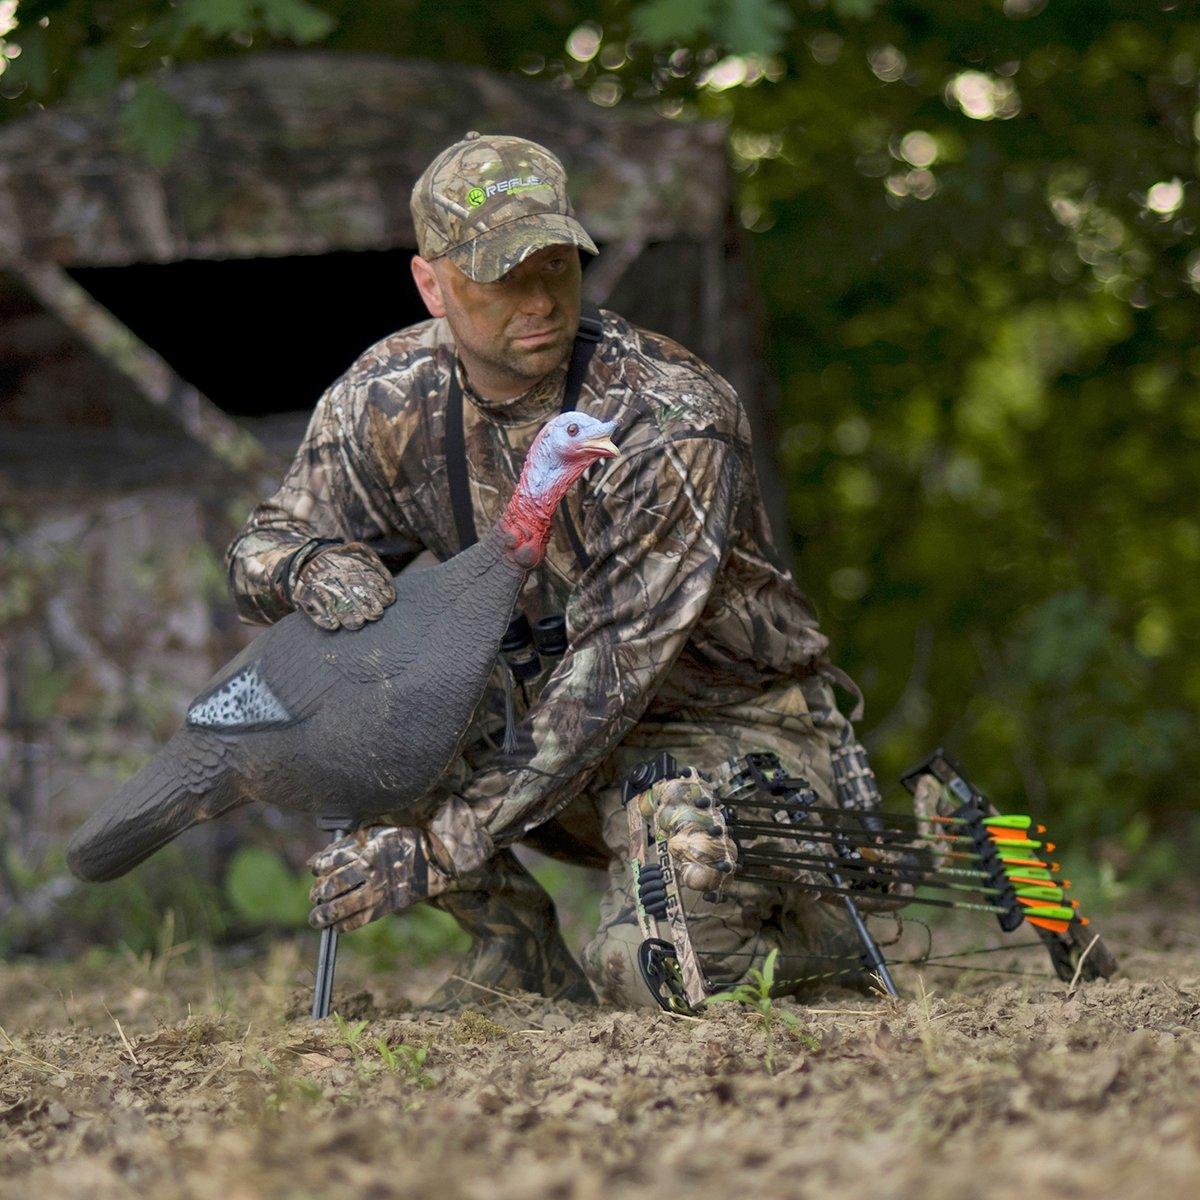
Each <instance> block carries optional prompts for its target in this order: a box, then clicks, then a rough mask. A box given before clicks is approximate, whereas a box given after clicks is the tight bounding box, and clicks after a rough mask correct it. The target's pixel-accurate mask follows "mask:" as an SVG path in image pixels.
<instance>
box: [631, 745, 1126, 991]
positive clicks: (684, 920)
mask: <svg viewBox="0 0 1200 1200" xmlns="http://www.w3.org/2000/svg"><path fill="white" fill-rule="evenodd" d="M681 774H682V772H681V771H680V770H679V769H678V766H677V764H676V762H675V760H674V759H673V758H672V757H671V756H670V755H669V754H665V753H664V754H660V755H659V756H658V757H657V758H655V759H651V760H650V761H648V762H645V763H643V764H641V765H640V766H639V767H638V768H636V769H635V770H634V771H633V772H632V773H631V774H630V776H629V778H628V779H627V780H626V782H625V784H624V789H623V793H622V802H623V804H624V805H625V809H626V813H627V818H628V821H629V837H630V850H631V858H632V863H633V872H634V897H635V902H636V907H637V913H638V922H639V924H640V926H641V929H642V933H643V936H644V939H645V940H644V941H643V942H642V945H641V947H640V950H639V955H638V962H639V966H640V968H641V971H642V975H643V977H644V978H645V980H646V983H647V985H648V986H649V987H650V990H651V992H652V993H653V994H654V996H655V998H656V1000H658V1002H659V1003H660V1004H661V1005H662V1006H663V1007H664V1008H668V1009H674V1010H678V1011H689V1010H694V1009H695V1008H697V1007H698V1006H699V1005H700V1004H701V1003H703V1001H704V1000H705V999H706V998H707V997H708V996H710V995H712V994H714V993H715V992H717V991H720V990H722V989H723V988H724V987H727V986H729V985H728V984H714V983H713V982H712V980H711V979H709V978H708V977H707V976H706V974H705V967H704V957H705V955H704V947H703V945H697V944H696V940H695V938H694V937H693V936H692V934H691V931H690V929H689V924H688V917H689V913H688V910H687V907H686V905H685V903H684V894H683V891H682V889H681V886H680V884H679V881H678V878H677V872H676V865H675V863H674V861H673V858H672V853H671V851H670V849H669V846H668V840H667V838H666V837H665V836H663V835H661V834H660V833H659V832H658V831H657V830H656V827H655V818H654V812H653V805H650V806H647V805H644V804H639V803H631V801H634V800H636V798H637V797H639V796H641V795H642V794H643V793H645V792H647V791H649V790H650V789H652V788H653V787H654V785H655V784H656V783H658V782H660V781H662V780H666V779H672V778H677V777H679V776H680V775H681ZM901 782H902V783H903V784H904V786H905V788H906V789H907V790H908V791H909V792H910V793H911V795H912V797H913V811H912V812H911V813H904V812H888V813H884V812H880V811H874V810H862V809H851V808H837V807H832V806H829V805H822V804H820V803H819V800H818V797H817V795H816V793H815V792H814V791H813V789H812V787H811V786H810V785H809V783H808V781H807V780H805V779H803V778H799V777H795V776H790V775H788V773H787V772H786V771H785V770H784V768H783V766H782V764H781V763H780V761H779V759H778V757H777V756H775V755H774V754H749V755H746V756H745V758H743V759H741V760H738V768H737V769H736V770H734V771H732V772H727V773H726V777H725V778H724V779H723V780H722V782H721V783H720V784H719V790H718V793H717V799H718V803H719V805H720V806H721V810H722V814H723V817H724V820H725V823H726V824H727V826H728V829H729V832H730V834H731V835H732V836H733V839H734V841H735V843H736V845H737V851H738V853H737V871H736V874H735V875H734V876H733V880H734V887H740V886H742V885H750V886H751V887H754V888H758V889H761V888H764V887H766V888H771V889H777V891H778V893H779V894H780V895H786V894H787V893H789V892H792V893H795V892H807V893H810V894H813V895H815V896H820V897H824V898H832V899H833V900H834V902H835V903H837V904H839V905H840V906H841V907H843V908H844V909H845V911H846V914H847V916H848V917H849V920H850V924H851V927H852V928H853V929H854V931H855V933H856V935H857V937H858V940H859V942H860V944H861V953H860V954H858V955H855V956H853V961H851V962H849V963H847V964H846V965H844V966H842V967H841V968H839V969H836V970H824V971H822V972H821V973H820V974H817V975H808V976H806V977H805V979H806V980H813V979H836V978H838V977H847V976H851V975H858V976H860V977H861V975H862V974H863V973H864V972H866V973H867V974H868V975H869V976H870V977H871V978H872V980H873V981H874V983H875V984H876V986H877V987H878V988H879V990H881V991H884V992H887V993H889V994H891V995H896V994H897V993H896V988H895V984H894V983H893V981H892V977H891V973H890V971H889V970H888V967H889V964H890V963H895V962H896V961H908V962H930V961H934V960H933V959H932V958H931V957H930V956H928V955H926V956H924V957H922V958H921V959H918V960H889V959H887V958H886V957H885V956H884V954H883V953H882V951H881V949H880V947H879V945H878V943H877V942H876V940H875V938H874V937H873V936H872V934H871V932H870V930H869V928H868V926H867V922H866V920H865V919H864V910H866V911H879V910H881V909H882V910H895V909H897V908H900V907H903V906H906V905H923V906H928V907H934V908H947V909H966V910H969V911H973V912H986V913H991V914H993V915H994V916H995V917H996V919H997V921H998V923H999V925H1000V928H1001V930H1002V931H1003V932H1004V933H1006V934H1009V933H1012V932H1013V931H1015V930H1016V929H1018V928H1019V927H1020V926H1021V925H1022V924H1028V925H1029V926H1030V927H1031V928H1033V929H1034V930H1035V931H1036V933H1037V935H1038V938H1039V939H1040V942H1041V943H1042V944H1044V945H1045V947H1046V949H1047V950H1048V951H1049V954H1050V960H1051V963H1052V965H1053V967H1054V970H1055V973H1056V974H1057V975H1058V977H1059V978H1060V979H1062V980H1064V981H1067V982H1071V981H1074V980H1075V979H1076V978H1077V977H1081V978H1083V979H1095V978H1097V977H1101V976H1103V977H1107V976H1109V975H1111V974H1113V972H1114V971H1115V970H1116V969H1117V964H1116V961H1115V959H1114V958H1113V957H1112V955H1111V954H1110V953H1109V951H1108V949H1107V948H1106V947H1105V945H1104V943H1103V942H1102V941H1101V940H1100V939H1099V937H1098V936H1097V935H1095V933H1094V931H1091V930H1089V929H1088V928H1087V926H1088V925H1089V922H1088V919H1087V918H1086V917H1084V916H1082V915H1081V914H1080V912H1079V904H1078V901H1075V900H1071V899H1068V898H1067V896H1066V892H1067V891H1068V889H1069V888H1070V886H1071V884H1070V881H1069V880H1065V879H1063V878H1062V877H1061V874H1060V868H1059V864H1058V863H1057V862H1054V861H1053V860H1052V859H1050V858H1049V857H1047V856H1048V855H1050V854H1051V853H1053V851H1054V845H1053V843H1050V842H1047V841H1044V840H1042V839H1041V837H1040V835H1041V834H1042V833H1044V832H1045V830H1044V827H1043V826H1040V825H1036V824H1034V822H1033V821H1032V820H1031V819H1030V818H1029V817H1027V816H1003V815H1001V814H1000V813H999V812H997V810H996V809H995V808H994V806H993V805H992V804H991V803H990V801H989V800H988V799H987V797H986V796H985V795H984V794H983V793H982V792H981V791H979V789H978V788H976V787H975V786H974V785H973V784H972V783H971V782H970V781H969V780H968V779H967V778H966V776H965V775H964V774H963V772H962V770H961V768H959V767H958V765H957V764H956V763H955V762H954V761H953V760H952V759H951V758H950V756H949V755H947V754H946V753H945V752H944V751H942V750H937V751H935V752H934V753H933V754H931V755H930V756H929V757H928V758H927V759H925V760H924V761H923V762H921V763H920V764H919V765H918V766H916V767H914V768H913V769H912V770H910V771H908V772H906V773H905V774H904V776H903V777H902V780H901ZM706 899H707V900H708V901H709V902H710V903H711V902H719V899H720V898H719V897H717V896H716V895H714V894H712V893H709V894H708V895H707V896H706ZM1028 944H1030V943H1022V945H1028ZM1033 944H1036V943H1033ZM1014 948H1015V947H1014ZM990 949H992V947H988V948H985V949H984V950H982V951H978V952H980V953H982V952H987V951H988V950H990ZM797 957H801V958H803V957H805V956H797V955H791V954H789V955H788V958H789V959H792V960H795V959H796V958H797ZM939 957H948V958H949V957H962V955H947V956H939ZM812 958H813V959H814V960H817V959H819V958H820V956H816V955H814V956H812ZM825 963H826V966H828V965H829V964H828V960H825ZM787 982H790V983H792V984H796V983H798V982H801V981H800V980H790V981H785V984H786V983H787ZM783 986H784V985H783V984H781V985H780V987H781V989H782V987H783Z"/></svg>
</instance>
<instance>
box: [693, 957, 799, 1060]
mask: <svg viewBox="0 0 1200 1200" xmlns="http://www.w3.org/2000/svg"><path fill="white" fill-rule="evenodd" d="M778 957H779V950H778V949H774V950H772V951H771V952H770V954H768V955H767V957H766V961H765V962H764V963H763V965H762V967H761V968H759V967H751V968H750V970H749V972H748V973H747V979H746V982H745V983H739V984H737V985H736V986H735V987H731V988H729V989H727V990H726V991H724V992H717V993H716V994H715V995H712V996H709V997H708V999H707V1000H706V1001H705V1003H706V1004H739V1005H742V1006H744V1007H746V1008H750V1009H753V1010H754V1014H755V1016H756V1017H757V1019H758V1021H759V1024H760V1025H761V1026H762V1030H763V1033H764V1035H765V1036H766V1043H767V1049H766V1054H765V1055H764V1057H763V1065H764V1066H765V1067H766V1069H767V1074H768V1075H772V1074H774V1072H775V1033H776V1028H777V1027H778V1026H780V1025H782V1026H783V1027H784V1028H786V1029H787V1030H788V1032H789V1033H790V1034H792V1036H793V1037H794V1038H795V1039H796V1040H797V1041H799V1042H802V1043H803V1044H804V1045H805V1046H807V1047H808V1049H810V1050H818V1049H820V1045H821V1044H820V1042H818V1041H817V1039H816V1038H815V1037H813V1036H812V1034H810V1033H806V1032H805V1031H804V1030H803V1029H801V1028H800V1022H799V1020H798V1019H797V1017H796V1014H795V1013H793V1012H789V1011H788V1010H787V1009H786V1008H780V1007H779V1005H777V1004H776V1003H775V1000H774V997H773V995H772V991H773V989H774V988H775V983H776V981H775V963H776V960H777V959H778Z"/></svg>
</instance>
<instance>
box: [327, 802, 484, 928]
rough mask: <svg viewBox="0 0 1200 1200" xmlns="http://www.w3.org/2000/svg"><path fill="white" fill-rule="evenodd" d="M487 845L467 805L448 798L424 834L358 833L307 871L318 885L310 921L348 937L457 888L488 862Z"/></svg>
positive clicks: (397, 830) (405, 830)
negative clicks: (368, 925) (384, 918)
mask: <svg viewBox="0 0 1200 1200" xmlns="http://www.w3.org/2000/svg"><path fill="white" fill-rule="evenodd" d="M492 850H493V847H492V841H491V838H489V837H488V836H487V834H486V833H485V832H484V830H483V829H482V828H481V827H480V825H479V823H478V821H476V819H475V817H474V814H473V813H472V811H471V809H470V807H469V806H468V805H467V804H465V803H464V802H463V801H462V800H460V799H458V798H457V797H455V796H452V797H449V798H448V799H447V800H446V801H445V802H444V803H443V804H442V805H441V806H440V807H439V808H438V810H437V811H436V812H435V813H434V815H433V818H432V819H431V820H430V821H428V822H427V823H426V824H425V825H424V826H423V827H421V828H413V827H408V826H399V827H397V826H392V825H384V826H379V827H376V828H373V829H358V830H355V832H354V833H351V834H349V835H348V836H347V837H343V838H339V839H338V840H337V841H335V842H333V843H331V844H330V845H328V846H326V847H325V848H324V849H323V850H319V851H318V852H317V853H316V854H314V855H313V856H312V858H310V859H309V861H308V865H309V868H310V869H311V870H312V873H313V874H314V875H316V876H317V877H318V878H317V882H316V883H315V884H314V885H313V887H312V890H311V891H310V892H309V897H308V898H309V899H310V900H311V901H312V902H313V904H315V905H316V907H315V908H314V909H313V910H312V912H311V913H309V916H308V923H309V924H310V925H312V926H314V927H315V928H318V929H324V928H325V927H326V926H336V927H337V929H338V930H339V931H340V932H342V933H349V932H350V931H351V930H354V929H358V928H359V927H360V926H362V925H366V924H367V923H368V922H370V921H374V920H376V919H377V918H379V917H382V916H385V915H386V914H388V913H392V912H403V911H404V910H405V909H406V908H411V907H412V906H413V905H414V904H418V903H420V902H421V901H422V900H428V899H430V898H431V897H434V896H437V895H440V894H441V893H442V892H444V891H446V890H447V889H448V888H453V887H455V886H458V885H459V882H460V879H459V877H460V873H461V874H463V875H469V874H470V873H471V872H472V871H476V870H478V869H479V868H480V867H481V866H483V865H484V864H486V862H487V860H488V859H489V857H490V856H491V854H492Z"/></svg>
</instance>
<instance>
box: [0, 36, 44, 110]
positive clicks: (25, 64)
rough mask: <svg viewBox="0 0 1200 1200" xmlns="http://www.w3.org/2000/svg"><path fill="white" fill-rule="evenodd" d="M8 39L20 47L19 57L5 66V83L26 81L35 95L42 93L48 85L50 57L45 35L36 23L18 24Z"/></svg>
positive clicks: (8, 84)
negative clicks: (30, 25)
mask: <svg viewBox="0 0 1200 1200" xmlns="http://www.w3.org/2000/svg"><path fill="white" fill-rule="evenodd" d="M8 40H9V41H13V42H16V44H17V45H18V46H20V47H21V54H20V57H18V58H14V59H10V60H9V63H8V66H7V67H6V68H5V72H4V75H5V84H6V86H12V85H13V84H16V83H26V84H28V85H29V89H30V91H32V92H34V93H35V94H36V95H44V94H45V92H46V90H47V89H48V88H49V87H50V58H49V55H48V54H47V52H46V35H45V34H44V33H43V32H42V30H40V29H39V28H38V27H37V26H36V25H35V26H33V27H32V28H29V27H27V26H25V25H21V26H19V27H18V28H17V29H16V31H15V32H14V33H12V34H10V35H9V39H8Z"/></svg>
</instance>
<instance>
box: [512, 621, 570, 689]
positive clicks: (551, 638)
mask: <svg viewBox="0 0 1200 1200" xmlns="http://www.w3.org/2000/svg"><path fill="white" fill-rule="evenodd" d="M566 649H567V618H566V617H565V616H563V614H562V613H551V614H550V616H548V617H539V618H538V619H537V620H536V621H534V622H533V624H532V625H531V624H530V623H529V618H528V617H527V616H526V615H525V614H524V613H523V612H519V613H517V615H516V616H515V617H513V619H512V620H511V621H510V622H509V623H508V629H507V630H506V631H505V634H504V640H503V641H502V642H501V643H500V653H501V654H503V655H504V661H505V662H506V663H508V669H509V670H510V671H512V673H513V678H514V679H516V680H517V682H518V683H526V682H528V681H529V680H531V679H536V678H537V677H538V676H539V675H540V674H541V673H542V659H543V658H561V657H562V655H563V653H564V652H565V651H566Z"/></svg>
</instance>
